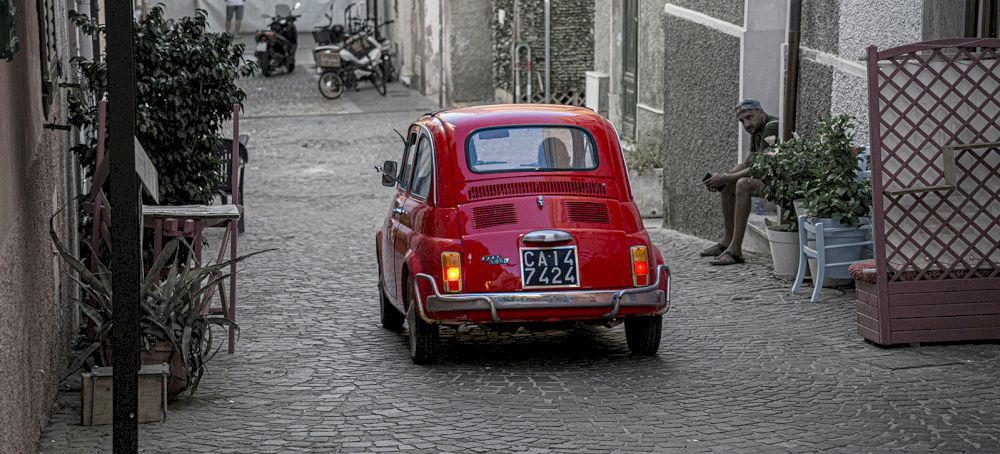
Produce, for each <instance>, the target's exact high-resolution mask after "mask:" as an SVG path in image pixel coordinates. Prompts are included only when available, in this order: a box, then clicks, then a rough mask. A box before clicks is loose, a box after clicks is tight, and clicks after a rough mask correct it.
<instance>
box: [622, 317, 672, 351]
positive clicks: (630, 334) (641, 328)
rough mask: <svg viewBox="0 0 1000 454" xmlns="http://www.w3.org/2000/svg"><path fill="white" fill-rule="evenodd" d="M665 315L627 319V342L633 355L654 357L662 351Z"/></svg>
mask: <svg viewBox="0 0 1000 454" xmlns="http://www.w3.org/2000/svg"><path fill="white" fill-rule="evenodd" d="M662 331H663V315H654V316H652V317H628V318H626V319H625V341H626V342H628V349H629V351H631V352H632V354H633V355H637V356H652V355H655V354H656V351H657V350H659V349H660V334H661V332H662Z"/></svg>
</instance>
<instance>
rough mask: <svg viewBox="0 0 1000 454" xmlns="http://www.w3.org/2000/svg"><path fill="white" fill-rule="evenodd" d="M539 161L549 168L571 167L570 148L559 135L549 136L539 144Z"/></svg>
mask: <svg viewBox="0 0 1000 454" xmlns="http://www.w3.org/2000/svg"><path fill="white" fill-rule="evenodd" d="M538 163H539V164H540V165H542V166H543V167H546V168H549V169H569V168H570V157H569V148H567V147H566V144H565V143H564V142H563V141H562V140H561V139H559V138H557V137H549V138H547V139H545V140H543V141H542V143H541V145H539V146H538Z"/></svg>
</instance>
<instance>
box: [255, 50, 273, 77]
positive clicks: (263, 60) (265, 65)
mask: <svg viewBox="0 0 1000 454" xmlns="http://www.w3.org/2000/svg"><path fill="white" fill-rule="evenodd" d="M257 65H258V66H260V71H261V73H263V74H264V77H271V54H270V52H265V53H264V54H263V55H261V57H260V58H258V59H257Z"/></svg>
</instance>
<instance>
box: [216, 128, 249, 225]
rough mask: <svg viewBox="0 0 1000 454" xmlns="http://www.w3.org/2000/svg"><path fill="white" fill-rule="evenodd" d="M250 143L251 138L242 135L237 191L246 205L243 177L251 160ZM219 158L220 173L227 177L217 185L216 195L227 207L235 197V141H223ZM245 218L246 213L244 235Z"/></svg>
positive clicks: (241, 220) (242, 220)
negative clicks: (233, 161) (233, 163)
mask: <svg viewBox="0 0 1000 454" xmlns="http://www.w3.org/2000/svg"><path fill="white" fill-rule="evenodd" d="M249 141H250V136H248V135H246V134H240V139H239V142H240V148H239V162H238V165H237V172H239V178H237V181H238V184H237V185H236V188H237V189H236V191H237V194H238V195H239V203H240V204H241V205H245V204H244V202H243V175H244V169H245V168H246V164H247V162H248V161H249V160H250V158H249V155H248V153H247V142H249ZM219 157H220V158H221V160H220V163H219V173H220V174H222V175H225V179H224V180H223V181H220V182H219V183H218V184H217V185H215V190H214V191H215V193H216V194H218V195H219V197H220V198H221V199H222V204H223V205H227V204H229V203H230V199H231V198H232V196H233V175H232V173H233V167H232V166H231V165H230V163H231V162H232V157H233V141H232V139H223V141H222V148H221V149H220V150H219ZM233 203H234V204H235V202H233ZM244 217H246V212H245V211H244V213H243V216H241V217H240V222H239V231H240V233H243V231H244V230H245V229H244V219H243V218H244Z"/></svg>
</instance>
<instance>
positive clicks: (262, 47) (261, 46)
mask: <svg viewBox="0 0 1000 454" xmlns="http://www.w3.org/2000/svg"><path fill="white" fill-rule="evenodd" d="M266 50H267V43H266V42H264V41H259V42H258V43H257V52H264V51H266Z"/></svg>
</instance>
